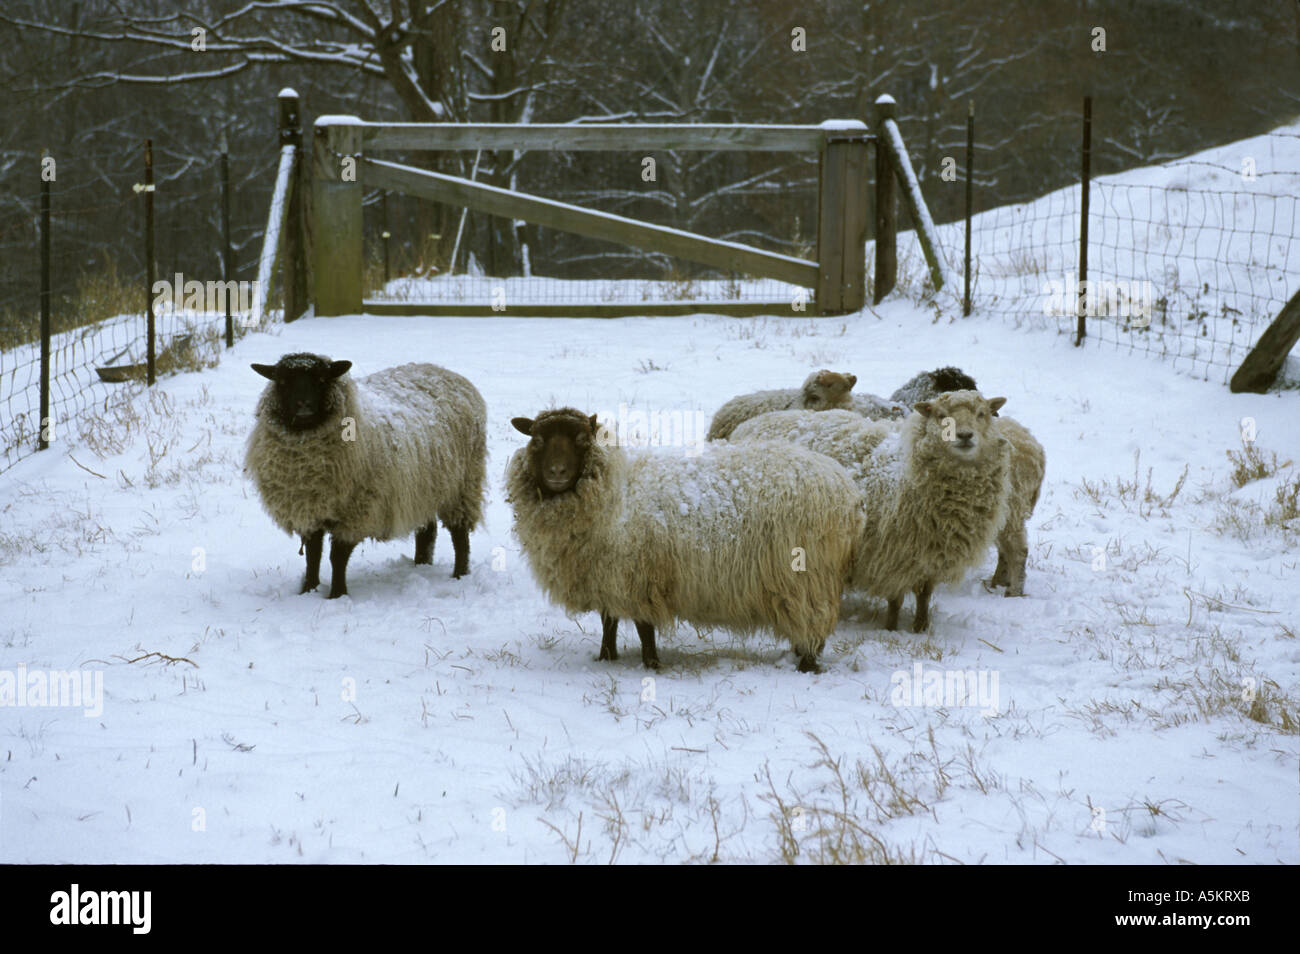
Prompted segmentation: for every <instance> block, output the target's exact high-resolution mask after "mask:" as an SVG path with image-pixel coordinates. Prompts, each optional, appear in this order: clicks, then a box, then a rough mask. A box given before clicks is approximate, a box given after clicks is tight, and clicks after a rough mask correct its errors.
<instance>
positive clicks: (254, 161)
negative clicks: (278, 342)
mask: <svg viewBox="0 0 1300 954" xmlns="http://www.w3.org/2000/svg"><path fill="white" fill-rule="evenodd" d="M270 151H271V150H255V151H254V152H253V154H252V155H248V156H244V157H238V158H236V157H232V159H231V164H232V167H233V171H232V179H233V183H234V184H235V187H236V188H242V189H244V190H247V192H251V193H253V194H252V195H248V194H246V195H245V201H244V202H242V203H239V204H238V205H237V206H236V212H235V213H234V221H232V245H233V246H234V260H235V263H236V267H235V272H234V275H233V276H232V277H233V280H234V281H237V282H251V281H252V280H253V279H255V278H256V267H257V262H256V248H257V240H258V239H259V238H260V236H261V233H262V231H263V226H264V225H265V222H264V221H262V222H260V223H259V222H258V221H257V215H256V211H255V210H257V209H258V207H259V206H260V210H261V215H262V216H263V219H264V216H265V208H266V197H265V195H266V194H269V190H270V187H269V185H263V184H262V181H263V180H264V178H265V177H264V176H263V177H260V178H259V175H258V172H259V167H261V166H264V165H266V164H267V162H268V161H269V160H268V157H267V156H266V155H263V154H262V153H263V152H270ZM154 159H155V191H154V210H155V230H156V244H155V252H154V260H155V263H156V274H155V281H156V282H160V281H165V282H167V283H168V286H169V290H168V291H167V292H166V293H161V292H156V291H155V289H153V288H150V287H148V282H147V272H146V269H145V258H146V256H145V242H144V212H143V199H142V197H141V196H142V193H141V192H140V191H139V189H138V187H137V184H139V183H140V182H141V180H142V179H143V171H144V162H143V151H142V148H141V144H140V143H138V142H137V143H132V144H129V145H125V146H122V147H120V148H113V149H109V150H105V151H103V152H100V153H93V152H91V153H87V152H85V151H79V152H78V154H77V155H76V156H75V157H68V158H67V159H63V158H61V157H59V156H58V155H57V154H56V155H55V156H54V165H53V166H52V168H51V170H50V171H51V173H52V175H53V178H52V179H51V181H50V182H49V186H50V194H51V196H50V207H51V216H50V218H51V229H50V233H51V242H50V246H51V261H50V275H51V308H50V311H51V332H52V333H51V337H50V389H49V402H50V408H49V420H48V422H47V423H46V425H45V430H46V437H47V438H48V439H49V440H50V441H51V443H57V441H58V440H59V439H60V435H62V434H63V433H65V432H67V431H68V429H75V428H76V427H77V425H78V423H79V420H80V419H81V417H82V416H83V415H84V413H85V412H86V411H87V410H89V409H91V408H94V407H95V406H97V405H103V404H104V403H105V402H107V401H109V400H111V399H113V398H114V396H116V395H120V394H121V392H123V391H124V390H126V391H130V390H133V389H136V388H139V387H142V386H143V383H144V376H145V368H144V364H145V361H146V348H147V334H146V327H147V317H146V315H147V307H148V305H149V303H150V302H152V303H153V304H154V311H155V339H156V362H155V363H156V369H157V373H158V375H159V376H161V375H164V374H167V373H170V372H173V371H178V370H184V369H189V368H197V367H204V366H209V365H212V364H215V363H216V361H217V358H218V355H219V353H220V350H221V347H222V346H223V345H224V341H225V331H226V313H225V304H224V300H223V299H224V296H225V293H226V292H227V291H229V289H228V288H227V287H226V286H225V285H224V284H223V279H224V268H223V259H222V255H223V250H224V239H223V232H222V227H221V192H220V189H221V182H220V174H219V162H218V157H216V156H213V157H209V158H205V159H202V160H200V159H198V158H195V157H183V156H176V155H172V154H169V153H168V152H167V151H165V150H155V156H154ZM41 174H42V170H41V169H31V170H30V176H29V178H28V180H27V181H25V182H21V183H17V184H16V186H15V188H14V189H13V191H12V192H11V193H10V195H9V196H8V197H7V201H6V202H5V203H4V204H3V205H2V206H0V472H3V471H5V470H8V469H9V468H10V467H12V466H13V465H14V464H15V463H17V462H18V461H19V460H21V459H22V458H24V457H26V456H28V455H29V454H32V453H34V452H35V451H36V450H37V448H38V442H39V438H40V436H41V431H42V426H43V424H42V421H41V413H40V397H41V395H40V390H41V388H40V382H41V341H40V337H41V333H40V329H41V322H40V291H41V265H40V215H39V208H40V183H41ZM258 192H262V193H264V195H262V196H257V195H256V193H258ZM258 199H260V201H258ZM210 283H211V284H210ZM177 285H179V287H178V288H177V287H176V286H177ZM214 286H219V287H214ZM214 293H215V294H214ZM246 297H247V296H236V298H235V300H234V301H233V302H232V309H233V310H234V311H235V312H236V314H238V312H239V310H240V305H241V304H243V303H244V302H243V301H242V300H241V299H243V298H246ZM234 326H235V330H236V333H238V332H239V331H240V330H241V322H240V319H239V318H238V317H236V318H235V322H234Z"/></svg>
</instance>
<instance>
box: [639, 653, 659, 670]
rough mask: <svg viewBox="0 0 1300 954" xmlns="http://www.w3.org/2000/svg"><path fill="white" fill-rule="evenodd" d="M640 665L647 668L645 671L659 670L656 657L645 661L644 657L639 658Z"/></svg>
mask: <svg viewBox="0 0 1300 954" xmlns="http://www.w3.org/2000/svg"><path fill="white" fill-rule="evenodd" d="M641 665H643V666H645V668H647V669H654V670H658V669H659V657H658V656H651V657H650V658H649V659H647V658H645V657H644V656H643V657H641Z"/></svg>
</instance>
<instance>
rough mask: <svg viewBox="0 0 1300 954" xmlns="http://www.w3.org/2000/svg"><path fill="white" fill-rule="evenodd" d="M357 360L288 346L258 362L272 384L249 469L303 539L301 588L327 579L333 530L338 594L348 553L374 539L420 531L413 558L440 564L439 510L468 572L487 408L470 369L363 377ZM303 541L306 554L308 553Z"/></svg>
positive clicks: (284, 524) (277, 515)
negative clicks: (356, 374) (291, 350)
mask: <svg viewBox="0 0 1300 954" xmlns="http://www.w3.org/2000/svg"><path fill="white" fill-rule="evenodd" d="M351 367H352V362H351V361H331V360H330V359H329V358H328V357H325V356H324V355H319V354H307V353H298V354H287V355H284V356H283V357H282V358H280V360H279V361H278V362H277V363H276V364H274V365H266V364H254V365H253V370H254V371H256V372H257V373H258V374H260V375H262V377H264V378H268V379H269V380H270V381H271V383H270V384H269V385H267V387H266V389H265V391H263V393H262V397H261V400H260V401H259V402H258V405H257V420H256V424H255V425H254V427H253V432H252V434H251V435H250V436H249V439H248V448H247V452H246V454H245V462H244V469H245V471H246V472H247V473H248V474H249V475H250V476H251V477H252V480H253V483H254V484H255V485H256V487H257V490H258V493H259V494H260V496H261V499H262V505H263V507H264V508H265V510H266V512H267V513H268V514H269V515H270V517H271V519H272V520H273V521H274V522H275V524H276V525H277V526H278V527H280V528H281V529H282V530H284V531H285V532H286V533H290V534H294V533H296V534H299V535H300V536H301V537H302V550H305V551H306V554H307V572H306V574H305V575H304V576H303V580H302V587H301V589H300V590H299V592H300V593H307V592H309V591H311V590H314V589H315V588H316V587H317V586H319V585H320V561H321V550H322V547H323V546H324V539H325V534H326V532H328V533H329V534H330V567H331V569H332V571H333V575H332V577H331V579H330V592H329V599H337V598H338V597H340V596H344V595H346V594H347V591H348V588H347V565H348V558H349V557H350V556H351V555H352V551H353V549H354V548H355V547H356V545H357V544H358V543H360V542H361V541H362V540H365V539H375V540H392V539H395V538H396V537H400V536H405V535H406V534H408V533H411V532H414V533H415V562H416V563H417V564H428V563H432V562H433V544H434V538H435V536H436V534H437V520H438V519H441V520H442V523H443V526H444V527H446V528H447V530H448V531H450V533H451V540H452V547H453V549H454V550H455V563H454V568H453V570H452V576H453V577H454V578H457V579H458V578H460V577H462V576H464V575H465V574H467V573H468V572H469V532H470V530H472V529H473V528H474V527H475V526H476V525H477V524H478V523H479V520H480V518H481V516H482V510H483V494H484V487H485V480H486V464H487V408H486V406H485V405H484V403H483V398H482V396H481V395H480V394H479V393H478V391H477V390H476V389H475V388H474V385H472V384H470V382H469V381H467V380H466V379H465V378H463V377H461V376H460V375H459V374H456V373H454V372H452V371H448V370H447V369H446V368H440V367H438V366H437V365H434V364H404V365H401V366H399V367H394V368H387V369H385V370H383V371H378V372H376V373H374V374H371V375H368V376H367V377H364V378H361V379H360V380H355V381H354V380H353V379H352V378H351V377H349V376H347V372H348V369H349V368H351ZM302 550H300V551H299V552H302Z"/></svg>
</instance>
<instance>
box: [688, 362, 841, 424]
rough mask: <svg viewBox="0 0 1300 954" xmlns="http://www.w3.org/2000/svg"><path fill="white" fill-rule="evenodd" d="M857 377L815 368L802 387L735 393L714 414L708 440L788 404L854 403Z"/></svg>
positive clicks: (808, 406) (821, 408) (823, 405)
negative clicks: (854, 386)
mask: <svg viewBox="0 0 1300 954" xmlns="http://www.w3.org/2000/svg"><path fill="white" fill-rule="evenodd" d="M857 381H858V379H857V376H856V375H853V374H842V373H840V372H837V371H827V370H825V369H822V370H821V371H814V372H813V373H812V374H810V375H808V377H807V378H806V379H805V380H804V383H803V387H801V388H798V389H796V388H785V389H782V390H778V391H755V392H753V393H752V394H742V395H740V396H739V397H734V398H732V399H731V400H730V401H728V402H727V403H726V404H724V405H722V407H720V408H718V412H717V413H716V414H714V415H713V421H712V422H711V423H710V424H709V432H708V434H707V435H705V440H710V441H719V440H723V439H725V438H726V437H728V436H729V435H730V434H731V432H732V431H733V430H734V429H735V427H736V425H737V424H740V423H741V422H742V421H747V420H749V419H750V418H751V417H756V416H757V415H759V414H764V413H766V412H768V411H782V410H786V409H787V408H804V409H805V410H809V411H824V410H826V409H827V408H832V407H843V408H851V407H852V406H853V401H854V395H852V394H850V393H849V392H850V391H852V390H853V385H855V384H856V383H857Z"/></svg>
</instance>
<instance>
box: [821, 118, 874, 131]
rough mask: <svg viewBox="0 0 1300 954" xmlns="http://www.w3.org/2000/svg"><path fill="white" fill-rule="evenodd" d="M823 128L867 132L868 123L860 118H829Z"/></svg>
mask: <svg viewBox="0 0 1300 954" xmlns="http://www.w3.org/2000/svg"><path fill="white" fill-rule="evenodd" d="M821 128H822V129H825V130H826V131H827V132H850V131H851V132H866V131H867V124H866V123H864V122H863V121H862V120H860V119H827V120H826V121H824V122H823V123H821Z"/></svg>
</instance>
